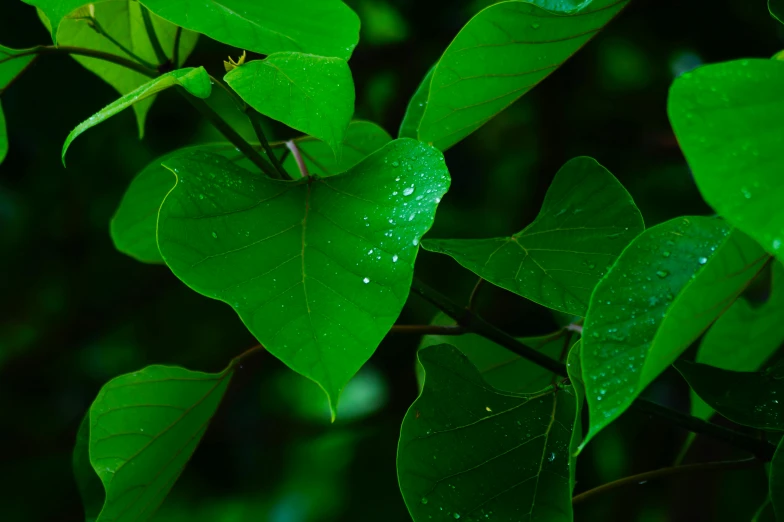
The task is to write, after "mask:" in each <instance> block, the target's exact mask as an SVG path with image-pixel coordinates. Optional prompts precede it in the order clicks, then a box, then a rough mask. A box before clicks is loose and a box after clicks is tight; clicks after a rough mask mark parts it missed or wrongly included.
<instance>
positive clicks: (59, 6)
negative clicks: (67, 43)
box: [22, 0, 89, 43]
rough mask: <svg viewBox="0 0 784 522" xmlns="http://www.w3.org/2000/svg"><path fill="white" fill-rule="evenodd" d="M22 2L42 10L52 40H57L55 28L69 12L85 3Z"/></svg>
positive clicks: (65, 0)
mask: <svg viewBox="0 0 784 522" xmlns="http://www.w3.org/2000/svg"><path fill="white" fill-rule="evenodd" d="M22 1H23V2H25V3H27V4H30V5H34V6H35V7H37V8H39V9H40V10H41V11H43V12H44V14H45V15H46V18H47V19H48V20H49V25H50V28H49V31H50V32H51V33H52V41H53V42H54V43H58V41H57V28H58V27H59V25H60V22H62V20H63V18H65V17H66V16H67V15H68V14H69V13H71V12H72V11H75V10H76V9H78V8H80V7H82V6H84V5H87V4H88V3H89V2H86V1H85V0H22Z"/></svg>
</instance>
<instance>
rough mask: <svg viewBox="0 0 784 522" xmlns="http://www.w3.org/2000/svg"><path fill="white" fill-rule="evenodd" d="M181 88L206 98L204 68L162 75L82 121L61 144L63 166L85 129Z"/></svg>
mask: <svg viewBox="0 0 784 522" xmlns="http://www.w3.org/2000/svg"><path fill="white" fill-rule="evenodd" d="M175 86H177V87H182V88H183V89H185V90H186V91H188V92H189V93H190V94H192V95H193V96H196V97H198V98H207V97H208V96H209V95H210V92H211V91H212V84H211V83H210V76H209V75H208V74H207V71H205V70H204V67H197V68H192V67H190V68H185V69H178V70H176V71H172V72H168V73H166V74H162V75H161V76H159V77H157V78H155V79H153V80H150V81H149V82H148V83H146V84H144V85H142V86H141V87H139V88H138V89H136V90H134V91H132V92H130V93H128V94H126V95H125V96H123V97H121V98H119V99H118V100H116V101H114V102H112V103H110V104H109V105H107V106H106V107H104V108H103V109H101V110H100V111H98V112H97V113H95V114H94V115H93V116H90V118H89V119H88V120H86V121H83V122H82V123H80V124H79V125H77V126H76V128H75V129H74V130H72V131H71V133H70V134H68V137H67V138H66V139H65V143H64V144H63V152H62V159H63V165H65V153H66V151H67V150H68V147H69V146H70V145H71V142H72V141H73V140H74V139H76V137H77V136H79V135H80V134H81V133H83V132H84V131H86V130H87V129H89V128H91V127H94V126H96V125H98V124H99V123H101V122H102V121H105V120H107V119H108V118H110V117H112V116H114V115H115V114H117V113H118V112H120V111H122V110H123V109H127V108H128V107H129V106H131V105H133V104H134V103H137V102H140V101H142V100H145V99H147V98H149V97H150V96H153V95H155V94H157V93H159V92H161V91H163V90H165V89H168V88H169V87H175Z"/></svg>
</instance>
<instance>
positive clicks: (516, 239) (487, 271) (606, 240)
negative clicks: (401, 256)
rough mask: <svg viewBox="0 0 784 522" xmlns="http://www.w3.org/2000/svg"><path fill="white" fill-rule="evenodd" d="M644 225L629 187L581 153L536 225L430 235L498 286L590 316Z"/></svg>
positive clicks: (436, 247)
mask: <svg viewBox="0 0 784 522" xmlns="http://www.w3.org/2000/svg"><path fill="white" fill-rule="evenodd" d="M643 229H644V225H643V222H642V216H641V215H640V212H639V210H637V207H636V206H635V205H634V202H633V201H632V198H631V196H629V193H628V192H626V189H624V188H623V186H622V185H621V184H620V183H618V181H617V180H616V179H615V178H614V177H613V175H612V174H610V172H609V171H607V169H605V168H604V167H602V166H601V165H599V164H598V163H597V162H596V160H594V159H591V158H587V157H579V158H574V159H572V160H570V161H568V162H567V163H566V164H565V165H564V166H563V167H561V170H559V171H558V174H556V176H555V179H554V180H553V183H552V185H551V186H550V189H549V190H548V191H547V195H546V196H545V200H544V204H543V205H542V210H541V211H540V212H539V215H538V216H537V217H536V219H535V220H534V222H533V223H531V224H530V225H528V226H527V227H526V228H524V229H523V230H521V231H520V232H518V233H517V234H514V235H512V236H511V237H499V238H493V239H430V240H426V241H423V243H422V247H423V248H424V249H425V250H430V251H431V252H440V253H442V254H446V255H448V256H451V257H453V258H454V259H455V260H456V261H457V262H458V263H460V264H461V265H463V266H464V267H466V268H467V269H468V270H471V271H472V272H474V273H475V274H477V275H478V276H480V277H482V278H484V279H486V280H487V281H489V282H491V283H493V284H494V285H497V286H500V287H501V288H505V289H507V290H509V291H511V292H514V293H516V294H518V295H521V296H523V297H526V298H528V299H530V300H532V301H534V302H536V303H539V304H541V305H543V306H546V307H548V308H552V309H555V310H560V311H562V312H566V313H568V314H573V315H580V316H583V315H585V311H586V310H587V309H588V300H589V299H590V297H591V292H592V291H593V289H594V287H595V286H596V283H598V282H599V279H600V278H601V277H602V276H603V275H604V273H605V271H606V270H607V268H609V266H610V265H611V264H612V263H613V261H615V259H616V258H617V257H618V255H619V254H620V253H621V251H622V250H623V248H624V247H625V246H626V245H627V244H628V243H629V241H631V240H632V239H633V238H634V237H635V236H637V235H638V234H639V233H640V232H642V230H643Z"/></svg>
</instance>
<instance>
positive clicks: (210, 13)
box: [142, 0, 359, 59]
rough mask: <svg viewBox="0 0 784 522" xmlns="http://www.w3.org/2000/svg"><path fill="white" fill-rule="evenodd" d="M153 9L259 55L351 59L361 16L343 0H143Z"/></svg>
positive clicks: (166, 17)
mask: <svg viewBox="0 0 784 522" xmlns="http://www.w3.org/2000/svg"><path fill="white" fill-rule="evenodd" d="M142 3H143V4H144V5H145V6H147V7H148V8H149V9H150V10H151V11H152V12H154V13H155V14H157V15H158V16H160V17H162V18H165V19H166V20H169V21H170V22H172V23H175V24H177V25H180V26H182V27H185V28H187V29H191V30H193V31H197V32H199V33H203V34H206V35H207V36H209V37H210V38H213V39H215V40H218V41H219V42H223V43H225V44H228V45H231V46H233V47H238V48H240V49H247V50H249V51H255V52H257V53H260V54H272V53H277V52H283V51H297V52H303V53H312V54H317V55H321V56H337V57H339V58H345V59H348V58H349V57H350V56H351V52H352V51H353V50H354V47H356V45H357V42H358V41H359V17H358V16H357V15H356V14H355V13H354V11H352V10H351V9H350V8H349V7H348V6H346V5H345V4H344V3H343V2H341V1H339V0H287V1H285V2H280V1H278V0H219V1H218V0H211V1H209V2H202V1H197V0H142Z"/></svg>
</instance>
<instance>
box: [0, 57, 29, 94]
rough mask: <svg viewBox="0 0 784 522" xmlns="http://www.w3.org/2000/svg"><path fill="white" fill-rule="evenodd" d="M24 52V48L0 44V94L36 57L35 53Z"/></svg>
mask: <svg viewBox="0 0 784 522" xmlns="http://www.w3.org/2000/svg"><path fill="white" fill-rule="evenodd" d="M26 52H27V51H26V50H24V49H11V48H10V47H4V46H2V45H0V94H3V92H4V91H5V90H6V89H7V88H8V86H9V85H11V82H13V81H14V80H15V79H16V78H17V76H19V75H20V74H22V73H23V72H24V70H25V69H27V68H28V67H29V66H30V65H31V64H32V63H33V61H35V59H36V58H37V55H36V54H25V53H26Z"/></svg>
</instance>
